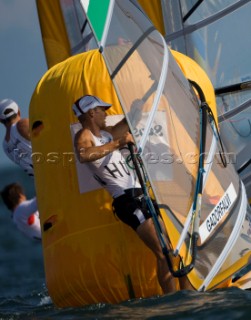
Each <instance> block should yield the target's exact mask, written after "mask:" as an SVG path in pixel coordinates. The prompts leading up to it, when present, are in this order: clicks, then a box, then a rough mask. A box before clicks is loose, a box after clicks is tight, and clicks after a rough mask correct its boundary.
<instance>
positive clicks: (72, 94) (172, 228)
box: [30, 0, 251, 307]
mask: <svg viewBox="0 0 251 320" xmlns="http://www.w3.org/2000/svg"><path fill="white" fill-rule="evenodd" d="M55 2H57V5H60V6H58V9H60V10H59V11H58V15H57V11H51V9H50V8H49V7H46V8H45V7H44V6H42V7H41V6H40V5H42V4H43V5H45V2H44V1H37V5H38V9H41V10H39V13H40V20H41V21H42V20H43V19H45V21H46V20H49V21H51V20H50V19H49V18H48V15H49V17H52V16H57V17H59V20H60V23H62V21H64V30H66V33H65V34H68V38H67V37H66V38H67V39H66V38H65V37H64V38H63V39H59V38H57V39H56V42H57V41H59V42H60V44H61V45H62V48H68V49H69V51H68V53H67V54H66V56H67V55H69V56H70V57H66V56H65V58H62V57H63V55H62V56H61V58H60V59H62V60H61V62H60V61H57V62H56V63H55V60H53V59H54V55H53V50H51V48H50V47H47V51H46V52H47V53H48V65H50V66H51V67H50V69H49V70H48V71H47V72H46V73H45V75H44V76H43V77H42V79H41V80H40V81H39V83H38V85H37V87H36V89H35V91H34V94H33V96H32V99H31V104H30V123H31V131H32V148H33V153H34V155H33V156H34V158H33V162H34V171H35V184H36V192H37V199H38V205H39V211H40V219H41V224H42V230H43V231H42V238H43V253H44V264H45V274H46V284H47V287H48V290H49V294H50V296H51V297H52V300H53V302H54V303H55V304H56V305H57V306H60V307H66V306H81V305H85V304H91V303H98V302H107V303H118V302H121V301H125V300H128V299H130V298H139V297H150V296H153V295H159V294H161V293H162V292H161V289H160V287H159V284H158V281H157V276H156V266H155V258H154V256H153V254H152V253H151V252H150V251H149V249H148V248H146V247H145V246H144V245H143V243H141V241H140V240H139V239H138V237H137V236H136V235H135V233H134V232H133V231H132V230H131V229H130V228H129V227H127V226H126V225H124V224H122V223H121V222H120V221H119V220H118V219H117V218H116V217H115V216H114V215H113V213H112V208H111V202H112V199H111V198H110V196H109V195H108V194H107V193H106V191H104V190H103V189H102V188H100V186H99V185H97V184H96V183H95V181H93V180H92V177H91V175H88V172H87V168H86V167H85V165H84V164H82V165H81V164H79V163H78V161H77V159H76V157H75V152H74V147H73V136H74V134H75V132H76V130H78V123H77V119H76V118H75V116H74V114H73V112H72V105H73V103H74V101H76V100H77V99H78V98H79V97H81V96H83V95H84V94H91V95H96V96H99V97H100V98H101V99H102V100H104V101H106V102H109V103H111V104H112V107H111V108H110V109H109V121H111V122H115V121H117V119H118V117H121V116H125V117H126V119H127V122H128V124H129V126H130V128H131V132H132V134H133V136H134V139H135V144H136V146H137V149H138V151H139V156H140V158H141V160H142V163H143V167H144V169H145V172H146V176H147V183H148V184H149V185H150V188H151V191H152V193H153V194H154V196H155V198H156V200H157V202H158V204H159V206H160V209H161V214H162V218H163V221H164V224H165V228H166V230H167V232H168V236H169V239H170V242H171V246H172V255H176V256H177V255H179V256H180V257H181V258H182V261H183V263H184V266H189V265H191V261H193V263H192V264H193V265H192V267H191V269H189V272H188V273H187V276H188V279H189V281H190V283H191V285H192V287H193V288H194V289H195V290H199V291H204V290H213V289H215V288H219V287H221V286H228V285H230V283H231V281H232V278H233V275H235V274H236V273H237V272H239V271H240V270H242V269H243V268H244V267H246V266H247V265H248V264H249V261H250V255H251V237H250V230H251V229H250V208H249V205H248V202H247V197H246V191H245V188H244V185H243V183H242V182H241V180H240V179H239V176H238V175H237V173H236V171H235V169H234V167H233V165H232V164H231V163H228V164H227V165H225V166H224V163H223V160H222V157H221V151H222V150H221V145H220V143H219V135H218V134H217V132H218V131H217V126H218V124H217V120H216V119H215V118H217V117H216V116H214V114H216V110H215V96H214V89H213V86H212V84H211V82H210V80H209V79H208V77H207V76H206V74H205V72H204V71H203V70H202V68H201V67H199V66H198V65H197V64H196V63H195V62H194V61H192V60H191V59H190V58H188V57H185V56H184V55H182V54H180V53H178V52H175V51H170V49H169V48H168V47H167V44H166V41H165V39H164V37H163V36H162V35H161V33H159V32H158V31H157V30H156V28H155V27H154V26H153V24H152V22H151V21H150V20H149V19H148V18H147V17H146V15H145V13H144V12H143V10H142V8H141V7H140V6H139V4H138V3H137V2H136V1H121V0H116V1H108V2H107V3H106V4H108V5H106V7H105V8H106V10H103V19H100V20H99V21H101V22H102V24H101V26H100V25H99V26H98V27H97V26H95V23H97V22H95V23H94V22H92V21H93V20H94V21H95V15H92V14H91V12H92V10H91V9H92V8H93V7H92V6H91V1H55ZM94 2H96V3H97V1H94ZM49 6H50V5H49ZM48 8H49V9H48ZM76 8H78V10H76ZM47 9H48V10H47ZM72 10H73V11H72ZM72 12H74V15H73V14H72ZM66 17H68V18H67V19H66ZM70 17H73V19H74V21H75V22H76V21H77V22H78V24H79V27H80V28H79V30H81V32H78V33H77V35H78V36H79V38H78V39H77V40H76V38H77V37H72V38H73V39H72V38H71V37H70V36H69V35H71V34H72V33H70V32H69V30H72V27H73V26H76V24H74V23H73V22H71V20H70ZM76 18H77V20H76ZM80 18H81V19H80ZM80 21H81V23H80ZM53 25H54V24H52V26H51V27H52V28H48V29H47V28H46V23H45V24H44V26H45V30H44V29H43V30H42V35H43V39H45V40H46V39H47V40H46V41H47V44H48V43H49V42H53V41H54V40H55V37H54V35H53V32H52V30H54V29H53ZM87 25H88V27H87ZM83 26H84V27H83ZM73 34H74V35H75V33H74V32H73ZM51 36H52V37H54V38H53V41H51V40H52V38H51ZM74 39H75V40H76V41H75V42H74ZM49 40H50V41H49ZM66 40H67V41H66ZM81 45H83V47H82V49H81V50H83V51H86V52H84V53H77V52H74V53H73V49H74V48H75V49H76V48H80V47H81ZM63 51H64V52H67V51H65V50H63V49H62V52H63ZM71 55H72V56H71ZM53 61H54V62H53ZM187 78H189V79H190V80H192V82H196V83H197V84H199V87H200V88H202V90H203V91H204V95H205V100H206V102H207V105H208V108H209V109H210V110H212V112H211V113H210V114H209V115H208V118H209V119H210V121H205V122H204V123H205V125H204V127H203V128H202V126H201V112H200V110H201V109H200V99H198V94H199V93H198V89H197V90H196V88H195V89H194V87H193V86H192V85H191V81H188V79H187ZM135 100H140V101H141V102H142V110H141V111H142V112H141V120H140V121H139V122H135V119H134V118H133V117H131V116H130V114H131V113H130V109H131V106H132V103H133V102H134V101H135ZM209 109H208V110H209ZM202 131H203V132H204V142H203V154H204V156H205V157H204V161H203V163H202V164H201V165H202V167H200V168H199V167H198V164H199V163H200V162H201V161H200V159H201V154H200V151H201V148H200V145H201V144H202V140H203V139H202V138H201V137H202ZM198 169H199V170H198ZM198 172H201V174H202V176H203V180H202V181H203V183H202V184H201V191H200V192H201V194H200V202H201V206H199V207H200V208H199V213H198V212H197V213H195V210H194V208H195V207H196V205H195V204H196V203H197V200H198V197H197V195H198V193H197V192H196V189H197V188H196V186H197V185H198V183H197V181H198ZM195 216H196V219H195ZM198 218H199V219H198ZM194 220H196V221H197V222H196V223H197V234H198V241H194V240H193V231H194V230H193V227H194ZM191 242H194V243H193V245H191ZM194 249H196V252H195V250H194ZM195 256H196V257H195ZM194 258H195V259H194ZM175 268H176V266H175ZM174 271H175V272H178V271H179V267H178V269H177V268H176V269H175V270H174ZM177 290H179V288H178V287H177Z"/></svg>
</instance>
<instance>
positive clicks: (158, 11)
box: [139, 0, 165, 35]
mask: <svg viewBox="0 0 251 320" xmlns="http://www.w3.org/2000/svg"><path fill="white" fill-rule="evenodd" d="M139 3H140V5H141V6H142V8H143V9H144V11H145V12H146V14H147V15H148V17H149V18H150V20H151V21H152V23H153V24H154V26H155V28H156V29H157V30H158V31H159V32H160V33H161V34H162V35H165V27H164V21H163V14H162V5H161V0H151V1H149V0H139Z"/></svg>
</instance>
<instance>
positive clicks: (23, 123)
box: [17, 118, 30, 141]
mask: <svg viewBox="0 0 251 320" xmlns="http://www.w3.org/2000/svg"><path fill="white" fill-rule="evenodd" d="M17 130H18V132H19V133H20V135H21V136H22V137H24V138H25V139H26V140H29V141H30V126H29V119H28V118H23V119H20V120H19V121H18V123H17Z"/></svg>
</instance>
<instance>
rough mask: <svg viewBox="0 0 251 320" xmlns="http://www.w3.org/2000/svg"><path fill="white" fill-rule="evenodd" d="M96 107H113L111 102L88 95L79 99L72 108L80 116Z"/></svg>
mask: <svg viewBox="0 0 251 320" xmlns="http://www.w3.org/2000/svg"><path fill="white" fill-rule="evenodd" d="M96 107H105V108H107V109H109V108H110V107H111V104H109V103H106V102H104V101H102V100H101V99H99V98H98V97H95V96H90V95H86V96H83V97H82V98H80V99H78V100H77V101H76V102H75V103H74V105H73V106H72V109H73V111H74V113H75V115H76V116H77V117H80V116H81V115H82V114H84V113H86V112H87V111H89V110H90V109H94V108H96Z"/></svg>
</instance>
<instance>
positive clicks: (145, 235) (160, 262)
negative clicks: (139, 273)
mask: <svg viewBox="0 0 251 320" xmlns="http://www.w3.org/2000/svg"><path fill="white" fill-rule="evenodd" d="M136 232H137V234H138V236H139V237H140V239H141V240H142V241H143V242H144V243H145V244H146V246H147V247H148V248H150V249H151V250H152V252H153V253H154V254H155V256H156V258H157V275H158V280H159V284H160V286H161V288H162V290H163V292H164V293H169V292H175V291H176V281H175V279H174V278H173V276H172V274H171V273H170V271H169V269H168V265H167V261H166V258H165V256H164V254H163V253H162V249H161V246H160V242H159V239H158V236H157V233H156V230H155V227H154V223H153V221H152V219H147V220H146V221H145V222H143V223H142V224H141V225H140V226H139V227H138V228H137V230H136Z"/></svg>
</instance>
